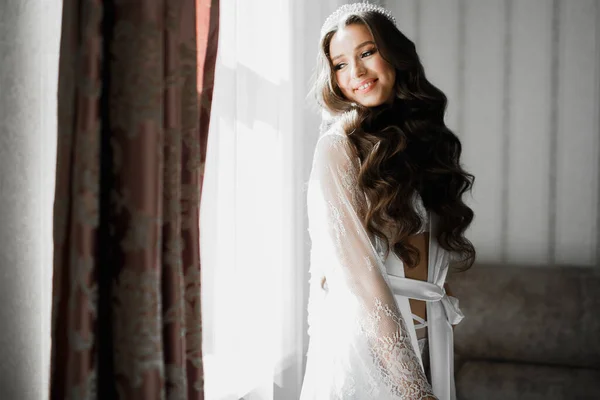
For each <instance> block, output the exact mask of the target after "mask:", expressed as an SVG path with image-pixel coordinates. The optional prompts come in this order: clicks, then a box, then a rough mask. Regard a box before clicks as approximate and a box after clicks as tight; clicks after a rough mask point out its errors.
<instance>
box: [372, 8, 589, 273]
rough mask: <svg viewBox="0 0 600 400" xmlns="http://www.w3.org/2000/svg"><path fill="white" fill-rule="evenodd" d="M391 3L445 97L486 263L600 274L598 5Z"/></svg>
mask: <svg viewBox="0 0 600 400" xmlns="http://www.w3.org/2000/svg"><path fill="white" fill-rule="evenodd" d="M384 3H385V4H386V6H387V7H388V8H389V9H390V10H391V11H392V12H393V13H394V15H395V16H396V17H397V19H398V20H399V24H400V29H401V30H402V31H403V32H405V34H407V36H409V37H410V38H411V39H413V40H414V41H415V43H416V45H417V51H418V53H419V54H420V56H421V58H422V61H423V64H424V66H425V72H426V73H427V76H428V77H429V78H430V80H431V81H432V82H433V83H434V84H435V85H437V86H438V87H439V88H440V89H442V90H443V91H444V92H445V93H446V95H447V96H448V99H449V105H448V113H447V124H448V126H449V127H450V128H451V129H453V130H454V132H455V133H457V135H458V136H459V137H460V139H461V141H462V143H463V163H464V165H465V167H466V168H467V169H468V170H469V171H470V172H472V173H473V174H474V175H475V176H476V183H475V188H474V191H473V198H472V199H470V200H469V204H470V205H471V206H472V208H473V209H474V211H475V215H476V218H475V221H474V223H473V225H472V228H471V229H470V230H469V232H468V237H469V238H471V239H472V241H473V242H474V244H475V246H476V248H477V250H478V260H479V261H482V262H485V261H500V260H501V261H506V262H509V263H518V264H521V263H527V264H532V265H540V266H544V265H552V264H556V265H582V266H595V267H600V183H599V182H600V1H599V0H568V1H567V0H527V1H515V0H447V1H443V2H440V1H432V0H387V1H384Z"/></svg>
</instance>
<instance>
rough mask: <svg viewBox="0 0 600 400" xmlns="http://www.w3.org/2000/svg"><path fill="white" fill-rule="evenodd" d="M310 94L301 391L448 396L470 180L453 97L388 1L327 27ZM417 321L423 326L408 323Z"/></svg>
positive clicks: (318, 398) (346, 10)
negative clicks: (452, 271) (450, 276)
mask: <svg viewBox="0 0 600 400" xmlns="http://www.w3.org/2000/svg"><path fill="white" fill-rule="evenodd" d="M317 61H318V66H317V74H316V81H315V84H314V87H313V92H314V94H315V95H316V98H317V101H318V104H319V105H320V106H321V107H322V108H323V111H324V114H327V115H330V116H331V118H330V119H329V120H328V121H326V122H325V123H324V124H323V128H322V132H321V137H320V138H319V140H318V142H317V145H316V150H315V155H314V160H313V166H312V172H311V177H310V181H309V186H308V210H309V230H310V235H311V241H312V250H311V267H310V268H311V271H310V272H311V279H310V298H309V335H310V344H309V350H308V354H307V367H306V374H305V378H304V383H303V387H302V394H301V397H300V398H301V400H327V399H342V400H349V399H360V400H369V399H378V400H380V399H382V400H385V399H434V398H439V399H454V398H455V388H454V371H453V362H454V359H453V358H454V357H453V336H452V335H453V331H452V325H453V324H457V323H458V322H460V320H461V319H462V317H463V316H462V313H461V312H460V310H459V308H458V301H457V300H456V299H455V298H453V297H450V296H449V295H448V294H447V291H446V290H445V289H444V286H445V285H444V283H445V279H446V275H447V272H448V268H449V266H450V264H451V263H452V264H453V267H454V268H457V269H462V270H465V269H468V268H469V267H470V266H471V265H472V264H473V262H474V259H475V249H474V248H473V245H472V244H471V242H469V241H468V240H467V239H466V238H465V237H464V232H465V230H466V229H467V227H468V226H469V224H470V223H471V221H472V219H473V212H472V210H471V209H470V208H469V207H467V206H466V205H465V204H464V203H463V201H462V200H461V197H462V195H463V194H464V193H465V192H467V191H469V190H470V189H471V187H472V184H473V182H474V177H473V176H472V175H470V174H468V173H466V172H465V171H463V169H462V168H461V167H460V163H459V158H460V154H461V145H460V142H459V140H458V138H457V137H456V136H455V135H454V134H453V133H452V132H451V131H450V130H449V129H448V128H447V127H446V125H445V124H444V120H443V116H444V110H445V107H446V97H445V96H444V94H443V93H442V92H441V91H440V90H439V89H437V88H436V87H434V86H433V85H432V84H431V83H429V82H428V81H427V79H426V78H425V74H424V72H423V67H422V65H421V63H420V61H419V58H418V56H417V54H416V52H415V47H414V44H413V43H412V42H411V41H410V40H409V39H407V38H406V36H404V35H403V34H402V33H401V32H400V31H399V30H398V29H397V28H396V26H395V19H394V18H393V16H392V15H391V14H390V13H389V12H388V11H387V10H385V9H383V8H381V7H379V6H375V5H371V4H366V3H357V4H351V5H345V6H342V7H341V8H340V9H338V10H337V11H336V12H334V13H333V14H332V15H331V16H330V17H329V18H328V19H327V20H326V21H325V24H324V25H323V28H322V31H321V41H320V50H319V55H318V60H317ZM413 319H416V320H417V321H418V323H417V324H415V322H414V321H413Z"/></svg>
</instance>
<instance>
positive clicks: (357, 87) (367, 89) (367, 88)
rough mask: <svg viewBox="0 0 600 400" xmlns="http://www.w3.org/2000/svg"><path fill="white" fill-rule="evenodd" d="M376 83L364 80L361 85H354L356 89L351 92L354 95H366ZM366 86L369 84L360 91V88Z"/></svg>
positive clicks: (372, 80) (374, 80)
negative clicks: (353, 92) (354, 93)
mask: <svg viewBox="0 0 600 400" xmlns="http://www.w3.org/2000/svg"><path fill="white" fill-rule="evenodd" d="M376 82H377V79H365V80H364V81H362V82H361V83H359V84H358V85H356V87H355V88H354V89H353V90H354V91H355V92H356V93H367V92H369V91H371V89H373V86H375V83H376ZM367 84H370V85H369V86H367V87H366V88H364V89H360V88H361V87H362V86H364V85H367Z"/></svg>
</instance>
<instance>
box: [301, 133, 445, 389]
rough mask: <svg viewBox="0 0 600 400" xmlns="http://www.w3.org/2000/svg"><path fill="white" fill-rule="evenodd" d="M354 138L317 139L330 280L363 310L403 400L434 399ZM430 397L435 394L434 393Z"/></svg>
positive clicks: (373, 345) (363, 328) (387, 377)
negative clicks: (373, 217)
mask: <svg viewBox="0 0 600 400" xmlns="http://www.w3.org/2000/svg"><path fill="white" fill-rule="evenodd" d="M348 146H349V142H348V139H347V138H345V137H342V136H336V135H327V136H324V137H323V138H321V139H320V140H319V142H318V144H317V150H316V152H315V159H314V163H313V178H312V179H315V180H317V181H318V184H317V185H316V187H317V188H318V190H320V191H321V194H322V198H323V200H324V203H325V207H324V209H323V210H324V215H323V217H324V218H325V224H326V227H327V228H326V229H327V231H328V232H327V235H326V238H327V240H328V241H330V242H331V245H332V246H333V248H334V249H335V255H336V263H335V264H336V265H335V266H334V267H333V269H332V271H333V273H332V274H331V275H332V276H328V277H327V281H328V282H329V283H330V284H332V285H336V286H337V287H338V288H339V290H344V291H346V292H347V293H348V294H349V295H350V298H351V299H353V300H354V302H355V304H356V305H357V310H358V314H359V315H358V322H359V326H360V333H361V335H364V338H365V339H366V342H367V343H368V346H369V350H370V354H371V356H372V357H373V360H372V362H373V364H374V365H375V366H376V368H377V370H378V372H379V374H380V377H381V378H382V381H383V382H384V384H385V386H386V387H387V389H388V390H389V391H390V392H391V393H392V394H393V395H394V398H398V399H400V398H401V399H422V398H425V399H434V398H435V397H433V392H432V389H431V385H430V384H429V383H428V382H427V379H426V377H425V375H424V373H423V370H422V369H421V366H420V364H419V361H418V358H417V355H416V354H415V352H414V349H413V346H412V343H411V339H410V335H409V334H408V332H407V327H406V324H405V321H404V320H403V318H402V314H401V313H400V311H399V309H398V306H397V304H396V301H395V299H394V296H393V294H392V292H391V291H390V288H389V286H388V284H387V282H386V281H385V279H384V277H383V275H382V271H385V267H384V266H383V264H382V262H381V260H380V259H379V257H378V256H377V253H376V251H375V249H374V248H373V245H372V243H371V240H370V239H369V235H368V233H367V231H366V229H365V227H364V225H363V223H362V219H361V216H362V215H364V212H365V211H366V200H365V198H364V194H362V193H361V192H360V190H358V189H357V188H358V182H357V175H358V168H359V166H358V161H357V160H354V159H353V157H352V156H351V152H350V150H349V147H348ZM428 396H429V397H428Z"/></svg>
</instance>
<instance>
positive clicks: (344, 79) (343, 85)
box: [335, 71, 352, 94]
mask: <svg viewBox="0 0 600 400" xmlns="http://www.w3.org/2000/svg"><path fill="white" fill-rule="evenodd" d="M335 78H336V81H337V84H338V86H339V87H340V89H341V90H342V92H344V93H346V94H347V93H348V92H352V91H351V90H349V88H350V80H349V79H348V76H347V74H344V73H343V72H342V71H340V72H338V73H337V74H336V76H335Z"/></svg>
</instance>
